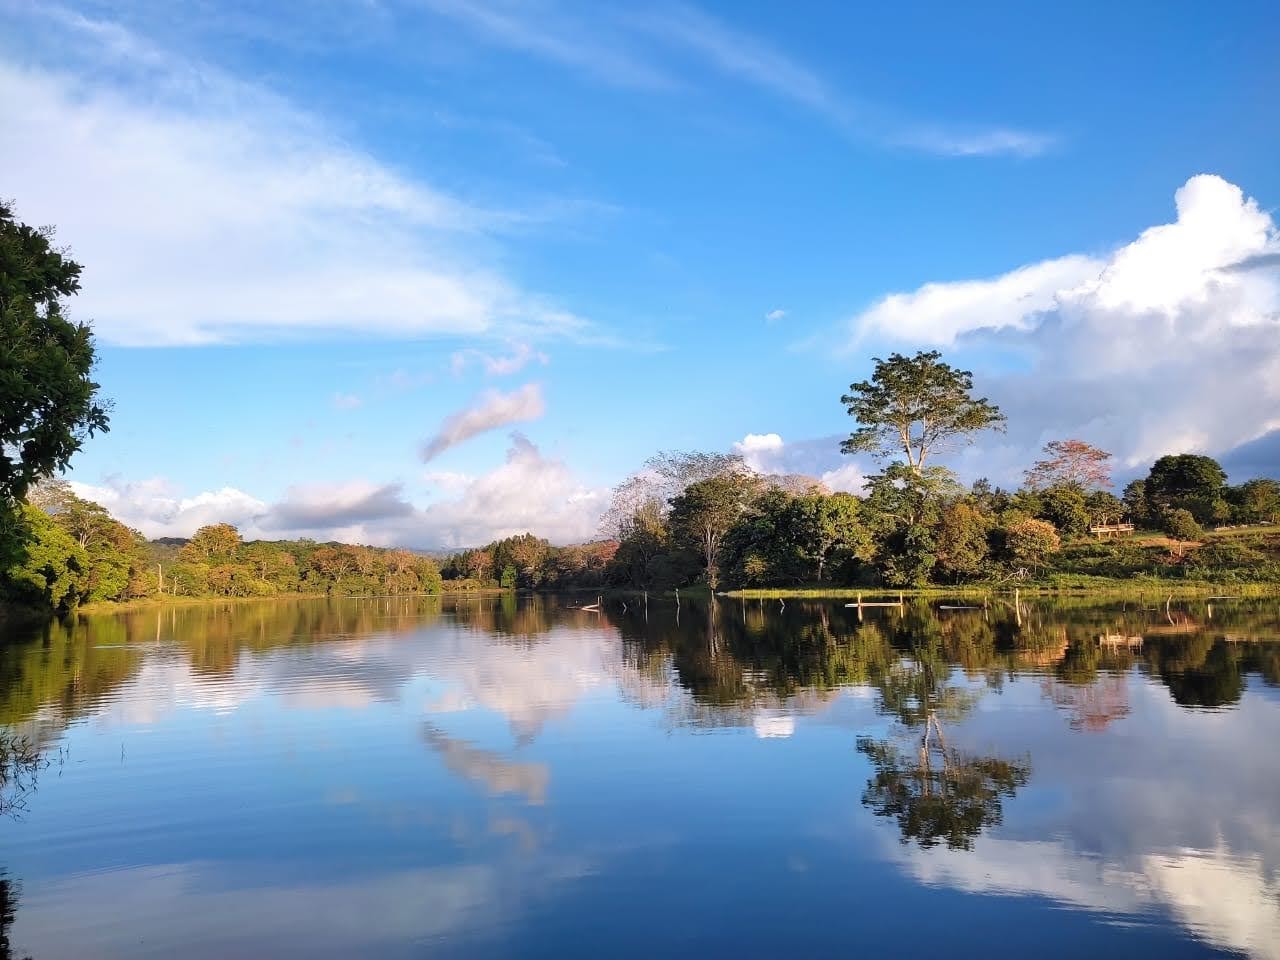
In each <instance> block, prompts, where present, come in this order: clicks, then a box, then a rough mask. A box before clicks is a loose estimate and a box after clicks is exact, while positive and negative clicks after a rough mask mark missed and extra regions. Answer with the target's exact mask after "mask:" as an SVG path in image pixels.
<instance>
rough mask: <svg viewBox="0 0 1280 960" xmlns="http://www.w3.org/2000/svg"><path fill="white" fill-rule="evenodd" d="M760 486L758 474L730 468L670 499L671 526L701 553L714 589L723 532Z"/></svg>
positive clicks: (741, 514) (733, 521)
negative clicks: (754, 474) (756, 475)
mask: <svg viewBox="0 0 1280 960" xmlns="http://www.w3.org/2000/svg"><path fill="white" fill-rule="evenodd" d="M759 489H760V481H759V479H758V478H756V477H755V476H753V475H751V474H747V473H740V472H737V471H731V472H728V473H722V474H717V475H715V476H712V477H708V478H707V479H705V480H699V481H697V482H696V483H692V484H690V485H689V486H688V487H687V488H686V489H685V491H684V492H683V493H682V494H680V495H679V496H678V497H676V498H675V499H674V500H672V501H671V529H672V531H673V532H674V533H675V535H676V536H677V537H678V538H679V539H680V540H681V541H683V542H684V543H686V544H687V545H688V546H689V547H690V548H691V549H693V550H695V551H697V552H698V553H699V554H700V555H701V557H702V560H703V569H704V570H705V572H706V577H707V586H709V587H710V588H711V589H712V590H715V589H716V587H717V586H718V584H719V575H720V547H721V544H722V542H723V540H724V536H725V534H726V533H728V532H729V529H730V528H731V527H732V526H733V525H734V524H735V523H737V522H738V521H739V520H740V519H741V518H742V516H743V515H744V514H745V513H746V511H747V508H748V507H749V506H750V504H751V502H752V500H753V499H754V497H755V496H756V494H757V493H758V492H759Z"/></svg>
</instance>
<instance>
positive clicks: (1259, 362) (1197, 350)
mask: <svg viewBox="0 0 1280 960" xmlns="http://www.w3.org/2000/svg"><path fill="white" fill-rule="evenodd" d="M1174 199H1175V205H1176V210H1177V217H1176V219H1175V220H1174V221H1173V222H1171V223H1166V224H1160V225H1157V226H1153V227H1151V228H1149V229H1147V230H1145V231H1143V232H1142V233H1141V234H1140V235H1139V236H1138V237H1137V239H1135V240H1133V241H1132V242H1131V243H1128V244H1126V245H1124V246H1122V247H1121V248H1119V249H1118V250H1116V251H1114V252H1113V253H1111V254H1110V255H1108V256H1105V257H1088V256H1081V255H1071V256H1065V257H1061V258H1056V259H1053V260H1047V261H1044V262H1041V263H1036V264H1031V265H1028V266H1024V267H1020V268H1018V269H1016V270H1013V271H1011V272H1009V273H1007V274H1004V275H1003V276H1000V277H996V278H993V279H987V280H974V281H961V282H954V283H952V282H947V283H929V284H925V285H924V286H922V287H920V288H919V289H918V290H915V291H913V292H909V293H895V294H891V295H889V296H887V297H885V298H884V299H882V300H880V301H879V302H878V303H876V304H874V305H873V306H872V307H871V308H870V309H868V310H867V311H865V312H864V313H862V314H861V315H859V316H858V317H856V318H855V319H854V321H853V328H852V333H853V336H854V338H855V340H857V341H861V340H864V339H868V338H875V339H876V340H877V341H888V342H898V343H905V344H919V345H959V346H961V347H965V346H971V345H973V346H983V345H988V346H989V345H998V346H1001V347H1005V348H1010V349H1013V350H1016V351H1019V352H1021V353H1022V354H1023V355H1024V356H1025V358H1026V366H1027V369H1026V370H1025V371H1024V372H1018V373H1014V374H1007V373H1006V374H1000V375H993V376H985V377H984V376H983V375H982V374H983V371H982V370H981V369H978V371H977V373H978V375H979V380H980V381H981V383H980V387H981V389H982V390H983V391H984V392H989V393H990V394H991V396H992V397H993V398H994V399H996V400H997V401H999V402H1001V403H1002V405H1003V406H1004V408H1005V410H1006V412H1008V413H1009V414H1010V424H1009V436H1008V438H1007V442H1006V443H1004V444H1003V445H1002V446H1001V447H999V448H997V452H998V455H997V456H995V457H992V456H990V450H991V448H990V447H989V446H988V447H984V448H983V449H982V450H977V451H971V453H970V454H969V455H968V456H967V457H966V458H965V460H966V461H969V466H970V467H972V469H971V470H970V471H969V472H992V473H993V475H997V474H995V471H994V470H992V466H993V465H1000V464H1003V465H1004V467H1005V468H1007V470H1008V471H1009V472H1010V473H1011V474H1012V472H1013V471H1015V470H1016V469H1020V468H1021V467H1024V466H1025V465H1026V463H1027V462H1028V458H1029V457H1030V456H1031V455H1032V454H1033V453H1034V451H1035V450H1036V449H1037V448H1038V447H1039V446H1040V444H1042V443H1043V442H1044V441H1045V440H1047V439H1052V438H1060V437H1064V436H1082V437H1085V438H1086V439H1089V440H1090V441H1091V442H1094V443H1098V444H1100V445H1102V446H1104V447H1105V448H1107V449H1109V450H1111V451H1112V452H1114V453H1115V454H1116V455H1117V456H1118V458H1119V462H1120V464H1121V466H1122V468H1129V469H1137V468H1140V467H1141V466H1143V465H1145V464H1146V463H1148V462H1150V461H1151V460H1152V459H1154V458H1155V457H1158V456H1160V455H1162V454H1165V453H1177V452H1184V451H1201V452H1206V453H1211V454H1216V453H1223V452H1226V451H1229V450H1231V449H1232V448H1234V447H1236V446H1239V445H1241V444H1244V443H1247V442H1248V441H1251V440H1254V439H1256V438H1257V437H1260V436H1263V435H1264V434H1266V433H1268V432H1269V431H1274V430H1276V429H1278V428H1280V262H1278V261H1280V257H1277V256H1276V254H1277V253H1278V252H1280V232H1278V231H1277V228H1276V224H1275V221H1274V219H1273V218H1272V216H1271V214H1270V213H1268V212H1267V211H1265V210H1263V209H1262V208H1261V207H1260V206H1259V205H1258V203H1257V201H1255V200H1253V199H1252V198H1249V197H1247V196H1246V195H1245V194H1244V192H1243V191H1242V190H1241V189H1240V188H1239V187H1237V186H1235V185H1234V184H1231V183H1228V182H1227V181H1226V180H1223V179H1222V178H1221V177H1218V176H1213V175H1209V174H1203V175H1199V176H1195V177H1192V178H1191V179H1190V180H1188V181H1187V182H1186V183H1185V184H1184V185H1183V186H1182V187H1181V188H1180V189H1179V190H1178V191H1177V193H1176V195H1175V198H1174ZM978 459H982V460H983V461H984V463H978V462H977V460H978Z"/></svg>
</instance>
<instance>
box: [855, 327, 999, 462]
mask: <svg viewBox="0 0 1280 960" xmlns="http://www.w3.org/2000/svg"><path fill="white" fill-rule="evenodd" d="M972 390H973V375H972V374H971V373H970V372H969V371H967V370H957V369H955V368H954V367H952V366H951V365H950V364H947V363H943V362H942V354H941V353H939V352H938V351H937V350H930V351H928V352H925V351H921V352H919V353H917V354H916V355H915V356H914V357H904V356H903V355H902V354H900V353H894V354H891V355H890V357H889V359H888V360H882V359H880V358H879V357H877V358H876V367H875V371H874V372H873V373H872V374H871V379H870V380H863V381H861V382H860V383H854V384H851V385H850V387H849V393H847V394H845V395H844V396H843V397H841V398H840V399H841V402H842V403H844V405H845V408H846V410H847V411H848V413H849V416H851V417H853V418H854V419H855V420H857V421H858V423H859V427H858V429H856V430H855V431H854V432H853V433H851V434H850V435H849V438H848V439H847V440H845V441H844V443H843V444H841V450H842V451H843V452H844V453H871V454H873V455H875V456H877V457H884V458H888V457H891V456H897V455H898V454H901V455H903V456H904V457H906V463H907V466H908V467H910V468H911V469H912V470H914V471H916V472H917V473H918V472H920V471H921V470H922V469H923V468H924V466H925V461H926V460H927V459H928V458H929V456H930V455H932V454H935V453H940V452H944V451H946V450H947V449H949V448H951V447H953V446H956V445H959V444H966V443H971V442H972V439H973V434H974V433H977V432H978V431H980V430H1003V429H1004V423H1005V418H1004V414H1002V413H1001V412H1000V410H999V408H998V407H996V406H995V404H993V403H991V402H990V401H989V400H987V399H986V398H985V397H981V398H978V399H975V398H974V397H972V396H971V395H970V394H971V391H972Z"/></svg>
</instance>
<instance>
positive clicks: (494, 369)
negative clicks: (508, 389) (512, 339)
mask: <svg viewBox="0 0 1280 960" xmlns="http://www.w3.org/2000/svg"><path fill="white" fill-rule="evenodd" d="M549 362H550V358H549V357H548V356H547V355H546V354H545V353H543V352H542V351H541V350H535V349H534V348H533V347H532V346H531V345H529V344H527V343H515V344H512V345H511V352H510V353H507V354H495V353H489V352H486V351H484V350H478V349H476V348H474V347H468V348H467V349H465V350H457V351H454V353H453V355H452V356H451V357H450V358H449V366H450V367H451V368H452V369H453V372H454V373H455V374H461V373H463V372H464V371H465V370H466V369H467V367H469V366H471V365H472V364H479V365H480V367H481V369H483V370H484V372H485V374H487V375H488V376H490V377H508V376H510V375H511V374H513V373H519V372H520V371H521V370H523V369H524V368H525V367H526V366H528V365H529V364H530V363H538V364H541V365H543V366H546V365H547V364H548V363H549Z"/></svg>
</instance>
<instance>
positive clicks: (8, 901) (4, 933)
mask: <svg viewBox="0 0 1280 960" xmlns="http://www.w3.org/2000/svg"><path fill="white" fill-rule="evenodd" d="M20 892H21V890H20V888H19V887H18V883H17V881H15V880H10V879H9V878H8V877H7V876H5V875H4V873H2V872H0V960H13V956H14V954H13V945H12V944H11V943H10V942H9V928H10V926H12V924H13V918H14V915H15V914H16V913H17V910H18V894H19V893H20Z"/></svg>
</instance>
